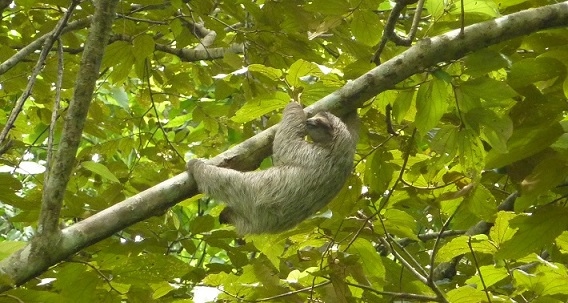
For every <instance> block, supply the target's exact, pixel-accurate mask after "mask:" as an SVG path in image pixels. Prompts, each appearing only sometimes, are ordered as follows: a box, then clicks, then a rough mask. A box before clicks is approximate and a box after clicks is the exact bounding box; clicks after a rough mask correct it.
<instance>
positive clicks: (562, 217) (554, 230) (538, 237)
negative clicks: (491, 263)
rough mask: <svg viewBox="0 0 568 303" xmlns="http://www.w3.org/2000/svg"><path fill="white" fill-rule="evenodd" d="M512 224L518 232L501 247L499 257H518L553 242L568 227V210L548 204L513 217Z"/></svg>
mask: <svg viewBox="0 0 568 303" xmlns="http://www.w3.org/2000/svg"><path fill="white" fill-rule="evenodd" d="M510 226H511V227H512V228H516V229H517V232H516V233H515V234H514V235H513V237H512V238H511V239H510V240H508V241H506V242H505V243H503V245H501V247H499V251H498V252H497V254H496V257H497V258H499V259H518V258H520V257H523V256H525V255H527V254H529V253H531V252H535V251H537V250H539V249H542V248H544V247H546V246H547V245H550V244H551V243H553V241H554V239H555V238H556V237H558V236H559V235H560V234H561V233H562V232H563V231H564V230H566V229H567V228H568V212H567V211H566V208H564V207H557V206H554V205H547V206H545V207H542V208H541V209H539V210H538V211H536V212H535V213H533V214H532V215H530V216H528V215H525V216H519V217H516V218H514V219H512V220H511V221H510Z"/></svg>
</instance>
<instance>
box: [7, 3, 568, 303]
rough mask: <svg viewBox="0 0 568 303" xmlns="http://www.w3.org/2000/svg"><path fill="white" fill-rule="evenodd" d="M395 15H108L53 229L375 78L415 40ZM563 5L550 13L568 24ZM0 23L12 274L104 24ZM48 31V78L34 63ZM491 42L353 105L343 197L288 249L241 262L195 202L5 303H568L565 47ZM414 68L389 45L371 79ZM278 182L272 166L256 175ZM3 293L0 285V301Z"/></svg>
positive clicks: (492, 8)
mask: <svg viewBox="0 0 568 303" xmlns="http://www.w3.org/2000/svg"><path fill="white" fill-rule="evenodd" d="M397 3H398V5H403V9H402V14H401V15H400V17H399V18H398V19H397V20H395V21H396V22H394V23H393V22H391V23H389V22H388V19H389V14H390V13H391V12H392V11H393V5H394V4H395V3H394V2H387V1H380V0H333V1H330V0H313V1H309V2H306V1H300V0H287V1H268V0H267V1H251V0H240V1H211V0H197V1H180V0H172V1H165V2H161V1H152V0H146V1H145V0H141V1H136V2H131V1H121V2H118V4H117V5H118V7H117V8H116V13H117V15H116V18H115V20H114V23H112V33H111V35H110V40H109V43H108V45H106V47H105V45H98V47H99V48H100V49H101V50H102V49H104V58H103V59H102V63H101V67H100V73H99V74H98V75H97V80H96V87H95V92H94V95H93V98H92V102H91V103H90V107H89V108H88V116H87V118H86V120H85V123H84V129H83V132H82V140H81V142H80V144H79V147H78V150H77V152H76V158H75V159H71V158H70V159H68V161H73V170H72V173H71V175H70V179H69V182H68V184H67V186H66V187H65V188H59V189H58V190H61V191H64V193H65V196H64V201H63V208H62V209H61V220H60V223H61V225H62V226H63V227H65V226H72V225H73V224H75V223H76V222H79V221H82V220H85V219H86V218H89V217H91V216H92V215H93V214H95V213H98V212H100V211H101V210H104V209H107V208H109V207H111V206H113V205H115V204H117V203H119V202H121V201H123V200H124V199H126V198H128V197H132V196H134V195H136V194H138V193H140V192H142V191H144V190H146V189H148V188H151V187H153V186H155V185H156V184H158V183H159V182H162V181H164V180H167V179H169V178H171V177H173V176H175V175H177V174H179V173H182V172H183V170H184V163H185V160H187V159H188V158H191V157H200V158H211V157H214V156H215V155H217V154H219V153H221V152H223V151H226V150H228V149H230V148H231V147H233V146H235V145H236V144H238V143H240V142H242V141H244V140H246V139H248V138H250V137H252V136H254V135H255V134H256V133H258V132H260V131H262V130H264V129H267V128H269V127H270V126H272V125H275V124H276V123H277V122H278V120H279V114H278V113H279V111H280V110H281V109H282V108H284V106H285V105H286V104H287V103H288V102H290V99H294V100H296V101H299V102H301V103H302V104H304V105H311V104H314V103H316V102H317V101H318V100H320V99H322V98H324V97H325V96H328V95H329V94H331V93H333V92H336V91H337V90H338V89H340V88H341V87H344V86H345V85H346V84H348V83H350V82H351V81H352V80H354V79H356V78H358V77H360V76H362V75H364V74H366V73H367V72H368V71H369V70H371V69H373V68H374V67H375V66H376V64H375V63H374V62H378V60H373V59H374V57H373V56H374V54H375V52H376V51H377V47H378V45H379V44H380V43H381V38H382V37H386V36H389V35H390V36H392V35H395V34H396V35H397V36H399V37H404V36H405V35H406V33H408V32H410V31H411V30H412V28H413V27H412V26H411V24H412V21H413V17H414V15H415V12H416V11H417V4H416V3H415V2H414V1H408V3H405V2H404V1H399V2H397ZM552 4H553V3H552V2H550V1H543V0H535V1H525V0H506V1H501V2H498V1H493V0H483V1H480V0H475V1H473V0H463V1H461V2H460V1H457V2H454V1H450V2H448V1H440V0H427V1H425V2H424V10H423V11H422V14H421V19H420V22H419V24H418V27H416V28H415V29H416V30H417V32H416V37H417V38H416V40H427V39H429V38H431V37H435V36H438V35H441V34H444V33H447V32H448V31H450V30H455V29H459V28H460V27H461V26H468V25H471V24H477V23H481V22H484V21H488V20H492V19H495V18H498V17H502V19H500V20H502V21H500V23H498V24H502V25H504V26H506V25H507V24H508V23H507V22H508V21H510V20H507V18H506V17H503V16H506V15H509V14H512V13H515V12H519V11H525V10H528V9H531V8H536V7H544V6H549V5H552ZM566 4H567V3H564V4H563V6H558V5H557V6H556V8H557V9H558V10H560V11H562V10H563V12H564V14H566V11H568V5H566ZM70 8H73V9H70ZM0 12H1V16H2V17H1V19H0V50H1V51H0V113H1V114H0V126H2V129H9V134H8V136H7V137H6V140H4V141H3V142H0V151H2V153H0V216H1V217H2V220H0V259H5V260H7V259H6V258H8V257H9V256H10V255H11V254H13V253H15V252H17V251H18V249H20V248H22V247H24V246H25V245H26V243H28V242H29V241H30V240H31V239H32V237H33V236H34V235H35V234H36V233H37V227H38V217H40V208H41V207H40V205H41V204H42V199H45V197H44V195H45V193H44V171H45V167H46V166H47V164H48V163H50V164H51V163H52V162H51V161H54V160H50V159H48V158H49V155H48V150H49V141H48V137H50V129H49V128H50V125H53V127H54V129H53V131H52V132H51V137H52V139H53V142H54V146H53V148H54V149H57V148H58V147H59V146H61V145H62V144H63V143H60V142H65V139H66V138H65V137H63V136H62V131H61V130H62V128H63V124H64V122H65V119H64V118H63V117H64V116H65V115H66V110H67V108H68V106H69V104H70V103H71V102H73V101H72V100H74V99H73V98H74V92H75V87H77V86H76V85H78V83H79V82H80V80H84V78H79V77H77V74H78V73H79V71H80V69H81V65H80V62H81V60H82V59H81V54H82V53H83V51H84V50H85V48H86V45H85V41H86V39H87V34H88V32H89V28H90V24H91V22H92V20H93V14H94V12H95V7H94V6H93V3H92V2H81V1H76V2H72V3H69V1H62V0H58V1H15V2H13V3H11V2H10V1H2V0H0ZM64 16H68V17H69V19H68V20H65V19H64ZM535 18H538V15H537V16H535ZM542 22H543V23H545V22H546V20H544V21H542ZM58 24H60V25H62V31H61V34H60V37H56V38H57V39H56V41H55V44H54V47H53V48H52V49H51V51H50V52H46V53H45V54H46V58H45V60H44V59H42V57H41V54H40V50H41V49H42V46H44V45H47V44H45V43H46V41H48V42H49V39H48V37H49V35H51V34H52V33H53V31H54V29H55V28H57V27H58ZM389 26H394V32H389ZM543 27H544V26H543ZM385 29H386V32H387V35H386V36H385V35H384V34H383V31H385ZM488 30H491V28H489V29H488ZM495 30H497V29H496V28H495ZM392 39H395V38H392V37H391V40H392ZM463 39H464V44H467V41H468V40H467V39H468V36H467V35H466V36H465V37H463ZM497 42H498V43H496V42H495V41H492V42H491V43H489V42H488V43H487V44H493V45H491V46H489V47H478V48H477V49H476V51H475V52H472V53H467V54H465V56H463V57H461V58H455V60H451V61H444V62H440V63H439V64H437V65H432V66H422V65H420V64H419V63H417V64H416V66H419V67H418V68H417V71H419V72H417V73H415V74H414V75H413V76H411V77H408V78H406V79H405V80H404V81H402V82H400V83H398V84H397V85H396V86H395V87H392V88H391V89H390V90H387V91H384V92H383V93H381V94H379V95H377V96H375V97H373V98H371V99H369V100H365V103H364V104H350V103H348V102H344V103H343V104H342V105H343V106H344V107H350V106H351V108H354V107H360V109H359V115H360V117H361V120H362V129H361V133H360V137H361V138H360V142H359V144H358V147H357V156H356V167H355V169H354V172H353V175H352V176H351V177H350V179H349V181H348V184H347V185H346V186H345V187H344V189H343V190H342V192H341V193H340V194H339V195H338V197H337V198H336V199H335V200H334V201H332V203H331V204H330V205H329V206H328V207H327V208H325V209H323V210H322V211H321V212H319V213H318V214H317V215H315V216H313V217H312V218H310V219H308V220H306V221H305V222H303V223H301V224H300V225H299V226H297V227H296V228H294V229H293V230H290V231H288V232H284V233H281V234H277V235H254V236H246V237H245V238H244V241H241V240H236V238H237V237H236V234H235V232H234V230H233V228H232V227H230V226H226V225H220V224H219V223H218V222H217V217H218V215H219V213H220V212H221V210H222V209H223V204H222V203H221V201H213V200H211V199H208V198H207V197H204V196H203V195H198V196H195V197H193V198H190V199H187V200H185V201H182V202H181V203H178V204H177V205H175V206H174V207H172V208H171V209H169V210H168V211H166V212H165V213H164V214H156V216H154V217H151V218H148V219H146V220H144V221H142V222H139V223H137V224H134V225H131V226H129V227H127V228H126V229H124V230H122V231H121V232H118V233H116V234H115V235H113V236H112V237H108V238H106V239H104V240H102V241H100V242H98V243H96V244H93V245H91V246H89V247H87V248H85V249H84V250H82V251H81V252H80V253H78V254H75V255H72V256H70V257H69V258H67V259H66V260H65V261H64V262H61V263H58V264H57V265H56V266H54V267H52V268H50V269H49V270H46V271H45V272H44V273H43V274H42V275H41V276H40V277H39V278H41V279H42V280H41V283H39V284H38V281H37V280H31V281H29V282H27V283H25V284H23V285H22V286H21V287H18V288H14V289H11V290H8V291H6V292H5V293H4V294H0V302H4V301H6V302H8V301H14V300H21V301H24V302H64V301H72V302H73V301H78V302H119V301H121V300H122V301H124V300H127V301H133V302H138V301H139V302H149V301H158V302H182V301H184V302H190V300H191V299H194V292H195V291H196V290H197V289H199V287H202V286H209V287H214V288H217V289H219V290H221V292H219V293H218V294H217V296H218V297H217V298H218V299H219V300H229V301H230V300H235V301H236V300H241V299H242V300H245V301H255V300H259V301H266V300H270V299H272V300H274V301H295V302H305V301H308V300H312V301H323V302H359V301H368V302H391V301H392V300H393V298H399V299H405V300H409V301H413V300H416V301H439V302H448V301H449V302H488V301H534V302H564V301H566V300H567V299H568V283H567V282H566V281H568V272H567V269H566V265H565V264H567V263H568V231H567V229H568V210H567V209H566V201H567V197H568V186H566V185H567V183H566V182H567V180H568V134H567V130H568V119H567V118H566V115H567V113H568V102H567V97H568V77H567V74H568V73H567V70H568V29H567V28H565V27H564V28H554V29H548V30H544V31H536V30H535V32H534V33H530V34H527V35H523V36H521V37H515V38H510V39H502V41H497ZM421 45H422V47H423V48H424V49H423V52H424V53H427V52H428V49H427V44H421ZM408 47H409V46H405V45H401V44H398V45H397V44H395V43H393V42H392V41H389V42H388V43H387V44H386V45H385V46H384V48H383V49H382V51H381V52H380V54H379V55H380V61H381V62H385V61H387V60H389V59H391V58H393V57H395V56H397V55H400V54H401V53H403V52H404V51H405V50H407V49H408ZM442 52H443V50H442ZM38 60H39V62H40V64H39V65H37V62H38ZM83 60H84V58H83ZM62 64H63V65H62ZM36 65H37V66H39V68H41V72H40V73H39V75H37V77H36V76H33V72H31V71H32V70H33V69H34V67H35V66H36ZM389 72H391V73H393V74H396V73H397V72H400V71H395V70H393V71H389ZM59 78H60V79H61V80H58V79H59ZM32 80H33V81H35V83H34V84H33V89H32V90H31V95H30V96H29V98H23V97H22V96H24V95H25V93H26V92H27V91H28V88H29V87H30V86H29V85H30V82H31V81H32ZM93 83H94V82H93ZM369 83H371V82H369ZM27 87H28V88H27ZM59 88H60V90H59ZM59 94H60V95H59ZM58 95H59V96H58ZM59 99H60V100H61V102H60V105H59V109H57V112H55V114H56V116H55V117H56V119H55V120H54V119H53V118H52V117H53V115H54V109H55V108H57V107H56V106H55V103H56V100H59ZM19 100H22V101H24V103H22V105H23V106H22V109H21V112H19V115H18V116H17V119H16V120H15V123H14V124H13V125H10V124H11V122H10V121H9V116H10V114H11V113H13V112H14V108H15V107H16V105H17V104H18V101H19ZM338 107H340V106H335V108H338ZM67 119H69V118H67ZM7 126H9V127H7ZM0 139H3V138H0ZM60 140H62V141H60ZM256 160H259V161H260V160H261V159H256ZM48 161H49V162H48ZM269 165H270V159H269V158H268V159H265V160H264V161H263V162H262V164H261V169H262V168H264V167H267V166H269ZM55 177H58V176H55ZM50 178H54V176H50ZM165 194H166V193H165ZM42 197H43V198H42ZM109 224H113V223H112V222H109ZM90 232H93V233H96V231H90ZM48 254H49V253H48ZM52 265H54V264H52ZM17 266H19V267H21V268H22V270H24V269H25V268H26V266H27V265H26V264H17ZM11 279H13V277H10V276H9V275H8V274H6V273H2V266H1V263H0V284H2V285H11V284H14V283H16V281H13V280H11ZM195 299H196V300H197V298H195Z"/></svg>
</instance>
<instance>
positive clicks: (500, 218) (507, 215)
mask: <svg viewBox="0 0 568 303" xmlns="http://www.w3.org/2000/svg"><path fill="white" fill-rule="evenodd" d="M516 216H517V215H515V213H512V212H506V211H500V212H498V213H497V219H495V223H494V224H493V227H491V230H490V231H489V237H490V238H491V240H492V241H493V242H494V243H495V245H497V246H500V245H501V243H504V242H506V241H508V240H509V239H511V238H512V237H513V235H514V234H515V231H514V230H513V229H512V228H510V227H509V222H510V221H511V219H513V218H515V217H516Z"/></svg>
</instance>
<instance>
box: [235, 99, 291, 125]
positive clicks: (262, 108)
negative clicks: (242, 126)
mask: <svg viewBox="0 0 568 303" xmlns="http://www.w3.org/2000/svg"><path fill="white" fill-rule="evenodd" d="M289 102H290V97H289V96H288V95H287V94H286V93H283V92H276V93H275V94H274V95H272V96H264V97H260V98H255V99H252V100H249V101H248V102H247V103H246V104H245V105H244V106H243V107H241V108H240V109H239V110H238V111H237V112H236V113H235V116H234V117H232V118H231V120H233V121H235V122H237V123H245V122H249V121H252V120H254V119H256V118H258V117H260V116H262V115H265V114H268V113H270V112H272V111H275V110H277V109H281V108H283V107H285V106H286V104H288V103H289Z"/></svg>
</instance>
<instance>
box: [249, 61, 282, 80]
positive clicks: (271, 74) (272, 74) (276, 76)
mask: <svg viewBox="0 0 568 303" xmlns="http://www.w3.org/2000/svg"><path fill="white" fill-rule="evenodd" d="M248 70H249V71H250V72H252V73H259V74H261V75H263V76H265V77H268V78H269V79H270V80H272V81H278V80H280V77H282V71H281V70H279V69H276V68H272V67H268V66H265V65H262V64H251V65H249V66H248Z"/></svg>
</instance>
